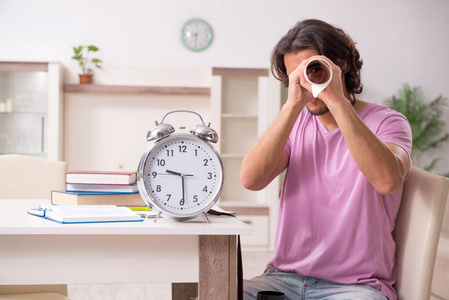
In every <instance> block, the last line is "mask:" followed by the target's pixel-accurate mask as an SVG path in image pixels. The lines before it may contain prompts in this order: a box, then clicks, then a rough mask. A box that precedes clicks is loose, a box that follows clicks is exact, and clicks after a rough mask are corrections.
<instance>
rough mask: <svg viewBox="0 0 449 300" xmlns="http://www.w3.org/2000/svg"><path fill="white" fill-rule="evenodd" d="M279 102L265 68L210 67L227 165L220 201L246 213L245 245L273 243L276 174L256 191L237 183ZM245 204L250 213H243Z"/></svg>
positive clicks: (213, 102)
mask: <svg viewBox="0 0 449 300" xmlns="http://www.w3.org/2000/svg"><path fill="white" fill-rule="evenodd" d="M280 103H281V87H280V84H279V82H278V81H276V80H275V79H274V78H272V77H271V76H270V75H269V71H268V69H235V68H213V69H212V84H211V114H212V116H213V117H212V118H211V119H212V120H214V126H215V127H214V128H215V129H216V130H217V131H218V134H219V137H220V140H219V144H218V145H217V150H218V151H219V152H220V154H221V157H222V160H223V165H224V168H225V183H224V188H223V192H222V195H221V199H220V205H221V206H222V207H223V208H225V209H229V210H233V211H236V212H237V213H238V215H239V216H240V217H241V218H248V220H249V223H250V226H252V227H253V232H254V233H255V234H254V235H253V236H252V237H251V238H249V239H246V240H244V241H242V244H243V246H262V247H270V248H272V243H273V238H272V237H273V236H274V231H275V220H276V217H277V206H278V200H279V180H278V179H275V180H274V181H273V182H272V183H271V184H270V185H269V186H268V187H267V188H265V189H264V190H262V191H258V192H254V191H249V190H246V189H245V188H244V187H243V186H242V185H241V184H240V181H239V173H240V167H241V163H242V160H243V157H244V156H245V154H246V152H247V151H248V150H249V148H250V147H251V146H252V145H253V144H254V143H255V141H256V140H257V138H258V137H259V136H260V135H261V134H262V133H263V131H265V129H266V128H267V127H268V125H269V123H270V122H271V121H272V120H273V119H274V117H275V116H276V115H277V113H278V112H279V108H280ZM217 123H218V124H217ZM258 208H262V209H258ZM248 209H249V210H250V211H251V212H252V213H251V215H247V214H246V213H245V212H246V211H248Z"/></svg>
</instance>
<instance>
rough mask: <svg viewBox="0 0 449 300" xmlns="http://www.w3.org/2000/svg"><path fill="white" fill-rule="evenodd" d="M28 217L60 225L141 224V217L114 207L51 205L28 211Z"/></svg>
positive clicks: (129, 210)
mask: <svg viewBox="0 0 449 300" xmlns="http://www.w3.org/2000/svg"><path fill="white" fill-rule="evenodd" d="M28 213H29V214H30V215H34V216H38V217H42V218H45V219H48V220H51V221H55V222H58V223H62V224H69V223H70V224H73V223H105V222H139V221H140V222H141V221H143V219H142V217H141V216H140V215H139V214H137V213H136V212H134V211H132V210H131V209H129V208H127V207H118V206H115V205H51V206H45V207H41V206H39V207H35V208H32V209H30V210H28Z"/></svg>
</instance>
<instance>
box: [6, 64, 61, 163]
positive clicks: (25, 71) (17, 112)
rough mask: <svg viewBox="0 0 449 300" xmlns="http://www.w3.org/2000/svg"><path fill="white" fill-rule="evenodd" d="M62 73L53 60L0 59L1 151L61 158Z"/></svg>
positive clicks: (52, 158)
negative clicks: (6, 60) (12, 60)
mask: <svg viewBox="0 0 449 300" xmlns="http://www.w3.org/2000/svg"><path fill="white" fill-rule="evenodd" d="M61 77H62V73H61V67H60V64H59V63H54V62H0V154H10V153H15V154H24V155H30V156H36V157H42V158H48V159H51V160H62V109H63V107H62V103H63V102H62V80H61V79H62V78H61Z"/></svg>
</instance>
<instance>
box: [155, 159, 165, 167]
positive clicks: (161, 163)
mask: <svg viewBox="0 0 449 300" xmlns="http://www.w3.org/2000/svg"><path fill="white" fill-rule="evenodd" d="M157 165H158V166H159V167H160V166H162V167H163V166H165V159H157Z"/></svg>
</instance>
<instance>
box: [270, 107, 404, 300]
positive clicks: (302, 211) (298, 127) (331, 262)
mask: <svg viewBox="0 0 449 300" xmlns="http://www.w3.org/2000/svg"><path fill="white" fill-rule="evenodd" d="M359 116H360V118H361V119H362V120H363V121H364V122H365V124H366V125H367V126H368V127H369V128H370V129H371V131H372V132H374V133H375V134H376V135H377V136H378V137H379V139H381V140H382V141H383V142H384V143H386V142H388V143H394V144H396V145H398V146H400V147H402V148H403V149H405V150H406V151H407V153H408V154H409V156H410V151H411V143H412V138H411V130H410V125H409V123H408V121H407V119H406V118H405V117H404V116H403V115H402V114H399V113H397V112H396V111H393V110H391V109H389V108H388V107H386V106H382V105H378V104H374V103H370V104H368V105H367V106H366V107H365V108H364V109H363V110H362V111H361V113H360V114H359ZM285 149H286V150H287V151H288V153H289V157H290V161H289V167H288V169H287V173H286V177H285V181H284V186H283V191H282V194H281V202H280V208H279V217H278V224H277V231H276V241H275V249H274V256H273V258H272V260H271V261H270V262H269V263H268V266H273V267H275V268H277V269H279V270H281V271H284V272H296V273H299V274H301V275H303V276H311V277H318V278H321V279H324V280H328V281H333V282H337V283H345V284H365V285H369V286H372V287H374V288H376V289H378V290H380V291H381V292H382V293H383V294H384V295H385V296H387V297H388V298H389V299H390V300H395V299H396V298H397V296H396V292H395V290H394V289H393V284H394V283H395V281H396V272H395V263H394V262H395V249H396V245H395V242H394V240H393V236H392V232H393V229H394V223H395V220H396V215H397V212H398V209H399V204H400V201H401V195H402V188H401V189H399V190H397V191H395V192H394V193H392V194H389V195H381V194H379V193H377V192H376V190H375V189H374V187H373V186H372V185H371V183H369V182H368V180H367V179H366V178H365V177H364V176H363V174H362V173H361V172H360V170H359V169H358V167H357V165H356V164H355V162H354V160H353V158H352V156H351V153H350V152H349V149H348V147H347V145H346V142H345V140H344V138H343V136H342V134H341V132H340V129H338V128H337V129H335V130H332V131H327V130H326V128H325V127H324V126H323V125H322V124H321V123H320V121H319V120H318V118H317V117H315V116H312V115H311V114H310V113H309V112H308V111H307V110H303V111H302V112H301V114H300V115H299V117H298V119H297V120H296V123H295V125H294V126H293V129H292V132H291V134H290V137H289V139H288V141H287V144H286V146H285Z"/></svg>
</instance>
